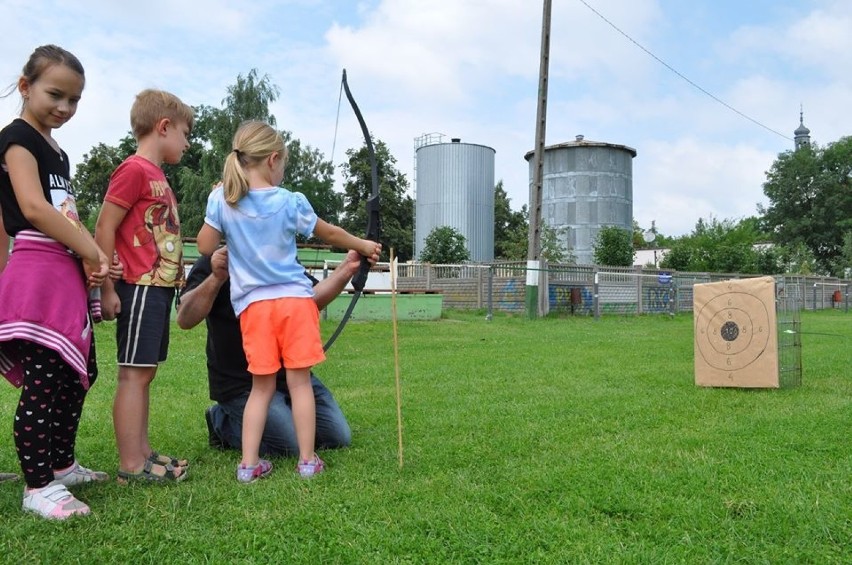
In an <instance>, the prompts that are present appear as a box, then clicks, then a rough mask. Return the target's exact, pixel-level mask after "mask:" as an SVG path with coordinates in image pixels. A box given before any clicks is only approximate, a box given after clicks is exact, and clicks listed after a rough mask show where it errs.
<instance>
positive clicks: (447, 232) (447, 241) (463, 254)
mask: <svg viewBox="0 0 852 565" xmlns="http://www.w3.org/2000/svg"><path fill="white" fill-rule="evenodd" d="M469 259H470V251H468V249H467V240H466V239H465V237H464V236H463V235H462V234H461V233H460V232H459V231H458V230H456V229H455V228H452V227H450V226H440V227H437V228H435V229H433V230H432V231H431V233H429V235H427V236H426V239H425V240H424V242H423V251H421V252H420V260H421V261H423V262H425V263H432V264H433V265H447V264H456V263H463V262H465V261H467V260H469Z"/></svg>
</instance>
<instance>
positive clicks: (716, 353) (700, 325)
mask: <svg viewBox="0 0 852 565" xmlns="http://www.w3.org/2000/svg"><path fill="white" fill-rule="evenodd" d="M729 288H730V287H729ZM768 328H769V315H768V313H767V311H766V306H765V305H764V304H763V302H762V301H760V300H759V299H758V298H756V297H754V296H752V295H750V294H747V293H744V292H726V293H724V294H720V295H719V296H716V297H715V298H713V299H712V300H710V301H709V302H707V303H706V304H705V305H704V306H703V308H701V310H700V311H699V312H698V317H697V319H696V322H695V329H696V343H697V345H698V350H699V351H700V352H701V356H702V357H703V358H704V360H705V361H706V362H707V364H708V365H710V366H712V367H715V368H717V369H722V370H725V371H737V370H740V369H743V368H745V367H748V366H749V365H750V364H751V363H753V362H754V361H755V360H756V359H758V358H759V357H760V356H761V354H762V353H763V352H764V351H765V350H766V346H767V345H768V343H769V331H768Z"/></svg>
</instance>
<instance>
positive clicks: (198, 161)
mask: <svg viewBox="0 0 852 565" xmlns="http://www.w3.org/2000/svg"><path fill="white" fill-rule="evenodd" d="M277 97H278V87H277V86H275V85H274V84H272V82H271V81H270V79H269V77H268V76H266V75H263V76H260V75H259V73H258V72H257V70H256V69H252V70H251V71H249V73H248V74H247V75H245V76H243V75H237V81H236V83H235V84H234V85H232V86H230V87H228V89H227V95H226V96H225V98H224V99H223V100H222V104H223V107H222V108H214V107H211V106H204V105H202V106H198V107H195V108H194V110H195V125H194V127H193V130H192V134H191V135H190V139H189V142H190V147H189V149H188V150H187V151H186V153H184V155H183V158H182V159H181V162H180V163H179V164H177V165H164V166H163V171H164V172H165V174H166V178H168V179H169V184H170V185H171V187H172V190H174V192H175V196H176V197H177V199H178V203H179V205H180V218H181V232H182V233H183V235H184V236H185V237H194V236H195V234H197V233H198V230H199V229H200V228H201V225H202V223H203V222H204V212H205V209H206V206H207V196H208V194H209V193H210V189H211V187H212V186H213V185H214V184H215V183H217V182H218V181H219V180H221V177H222V166H223V165H224V163H225V156H226V155H227V154H228V152H229V151H231V149H232V148H231V144H232V142H233V137H234V133H235V132H236V131H237V128H238V127H239V125H240V124H241V123H243V122H244V121H246V120H261V121H265V122H267V123H269V124H270V125H273V126H274V125H275V116H273V115H272V114H271V113H270V111H269V104H270V103H272V102H274V101H275V100H276V99H277ZM281 135H282V136H283V137H284V141H285V143H286V144H287V149H288V151H289V160H288V165H287V170H286V172H285V179H284V183H283V184H284V185H285V186H287V187H288V188H290V189H292V190H295V191H298V192H302V193H303V194H305V196H307V197H308V200H309V201H310V202H311V205H312V206H313V208H314V211H315V212H316V213H317V215H318V216H319V217H321V218H323V219H324V220H326V221H329V222H331V223H337V222H338V220H339V215H340V211H341V210H342V208H343V196H342V195H341V194H338V193H336V192H334V188H333V178H332V177H333V173H334V167H333V165H332V164H331V162H330V161H327V160H326V159H325V157H324V156H323V154H322V153H321V152H320V151H318V150H317V149H314V148H312V147H311V146H309V145H305V146H303V145H302V144H301V142H300V141H299V140H298V139H296V138H295V137H293V135H292V134H291V133H290V132H289V131H286V130H285V131H281ZM135 151H136V141H135V140H134V139H133V137H132V136H130V135H129V134H128V135H127V136H125V137H124V138H123V139H122V140H121V141H120V142H119V144H118V145H117V146H114V147H112V146H108V145H106V144H103V143H101V144H99V145H97V146H96V147H94V148H93V149H92V150H91V151H90V152H89V153H87V154H86V155H84V156H83V162H82V163H80V164H79V165H77V169H76V174H75V177H74V182H75V185H76V188H77V191H78V195H79V196H78V201H77V202H78V209H79V212H80V217H81V219H82V220H83V221H84V223H86V225H87V226H88V227H90V228H93V227H94V223H95V219H96V218H97V214H98V211H99V209H100V206H101V203H102V202H103V197H104V194H105V193H106V189H107V186H108V184H109V178H110V175H111V174H112V172H113V171H114V170H115V168H116V167H117V166H118V165H119V164H120V163H121V162H122V161H123V160H124V159H125V158H127V156H129V155H131V154H133V153H134V152H135Z"/></svg>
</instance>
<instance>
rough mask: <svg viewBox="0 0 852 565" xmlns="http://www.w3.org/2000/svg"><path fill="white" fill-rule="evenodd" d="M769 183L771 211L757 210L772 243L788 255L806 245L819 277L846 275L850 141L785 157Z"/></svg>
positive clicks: (851, 210)
mask: <svg viewBox="0 0 852 565" xmlns="http://www.w3.org/2000/svg"><path fill="white" fill-rule="evenodd" d="M766 179H767V180H766V182H765V183H764V184H763V193H764V194H765V195H766V197H767V198H768V199H769V205H768V206H766V207H763V206H759V207H758V210H759V211H760V212H761V213H762V214H763V218H762V222H763V225H764V226H765V228H766V230H767V231H769V232H770V233H771V236H772V240H773V241H774V242H775V243H777V244H780V245H783V246H784V247H785V248H788V249H794V248H796V247H797V246H798V245H799V244H804V245H805V246H806V247H807V248H808V249H809V250H810V252H811V253H812V254H813V256H814V258H815V260H816V269H817V271H818V272H823V273H828V272H831V273H832V274H835V275H842V272H839V271H838V270H837V269H838V268H840V267H841V265H840V264H839V263H838V262H837V259H838V258H840V257H841V256H842V254H843V251H842V248H843V241H844V239H843V238H844V236H845V234H846V233H848V232H851V231H852V137H844V138H841V139H840V140H838V141H836V142H835V143H831V144H829V145H828V146H826V147H825V148H820V147H819V146H818V145H816V144H813V145H810V146H805V147H801V148H799V149H797V150H796V151H787V152H785V153H782V154H780V155H779V156H778V159H776V161H775V162H774V163H773V164H772V167H771V168H770V170H769V171H768V172H767V173H766Z"/></svg>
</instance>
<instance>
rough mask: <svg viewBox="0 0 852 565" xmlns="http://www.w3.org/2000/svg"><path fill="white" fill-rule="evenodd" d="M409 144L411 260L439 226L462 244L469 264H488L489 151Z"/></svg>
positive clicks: (428, 141)
mask: <svg viewBox="0 0 852 565" xmlns="http://www.w3.org/2000/svg"><path fill="white" fill-rule="evenodd" d="M435 139H441V137H438V138H435V137H433V136H431V135H430V136H423V137H421V138H418V140H417V141H416V143H415V147H416V149H415V157H414V162H415V169H416V170H415V183H416V185H415V200H416V204H415V218H416V221H415V228H414V255H415V257H420V253H421V252H422V251H423V247H424V244H425V241H426V237H427V236H428V235H429V234H430V233H432V230H434V229H435V228H439V227H442V226H449V227H451V228H454V229H456V230H457V231H458V232H459V233H461V234H462V235H463V236H464V237H465V239H466V240H467V246H468V250H469V251H470V259H471V260H472V261H491V260H492V259H494V154H495V151H494V149H492V148H491V147H486V146H484V145H476V144H473V143H462V142H461V140H460V139H456V138H453V139H452V142H451V143H444V142H442V141H439V142H437V143H435V142H432V141H434V140H435Z"/></svg>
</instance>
